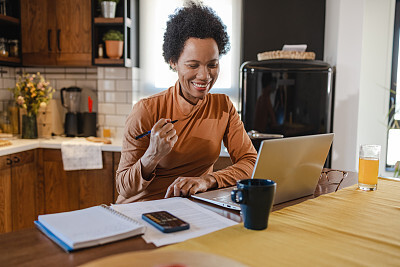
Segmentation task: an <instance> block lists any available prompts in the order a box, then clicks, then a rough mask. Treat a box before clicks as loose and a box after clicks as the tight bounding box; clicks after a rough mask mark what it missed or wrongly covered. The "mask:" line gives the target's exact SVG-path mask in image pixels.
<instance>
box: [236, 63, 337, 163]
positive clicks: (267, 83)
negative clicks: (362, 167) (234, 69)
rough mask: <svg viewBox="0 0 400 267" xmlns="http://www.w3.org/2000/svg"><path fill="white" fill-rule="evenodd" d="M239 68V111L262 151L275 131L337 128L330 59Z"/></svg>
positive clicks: (294, 133) (293, 132) (285, 134)
mask: <svg viewBox="0 0 400 267" xmlns="http://www.w3.org/2000/svg"><path fill="white" fill-rule="evenodd" d="M240 72H241V75H240V78H241V81H240V97H239V99H240V110H239V112H240V113H241V118H242V121H243V123H244V127H245V129H246V131H247V132H248V133H249V136H250V138H251V139H252V141H253V144H254V146H255V148H256V149H257V150H258V148H259V146H260V143H261V141H262V140H264V139H268V138H273V137H274V136H275V137H276V136H279V135H283V137H293V136H302V135H312V134H320V133H329V132H332V121H333V109H332V106H333V104H332V103H333V84H332V83H333V82H332V81H333V75H334V73H333V68H332V67H331V66H330V65H329V64H328V63H326V62H323V61H319V60H288V59H287V60H285V59H276V60H265V61H249V62H245V63H243V64H242V66H241V69H240ZM329 165H330V157H328V160H327V164H325V166H326V167H329Z"/></svg>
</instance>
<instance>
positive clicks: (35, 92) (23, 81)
mask: <svg viewBox="0 0 400 267" xmlns="http://www.w3.org/2000/svg"><path fill="white" fill-rule="evenodd" d="M49 84H50V83H49V82H48V81H46V80H45V79H44V77H43V76H42V75H40V72H38V73H36V74H32V75H30V74H23V75H21V76H19V77H18V82H17V83H16V84H15V87H14V88H10V90H11V91H12V92H13V93H14V98H15V101H16V102H17V105H18V106H19V107H21V108H25V109H26V110H27V113H28V116H32V115H36V114H37V113H38V110H39V108H40V107H46V105H47V103H48V102H49V100H50V99H51V98H52V97H53V93H54V91H55V90H54V89H53V88H52V87H51V86H49Z"/></svg>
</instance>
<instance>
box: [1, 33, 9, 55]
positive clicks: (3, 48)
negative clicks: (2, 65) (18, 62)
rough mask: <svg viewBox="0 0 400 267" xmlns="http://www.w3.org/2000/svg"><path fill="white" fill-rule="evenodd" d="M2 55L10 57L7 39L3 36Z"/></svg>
mask: <svg viewBox="0 0 400 267" xmlns="http://www.w3.org/2000/svg"><path fill="white" fill-rule="evenodd" d="M0 56H2V57H8V49H7V39H6V38H3V37H1V38H0Z"/></svg>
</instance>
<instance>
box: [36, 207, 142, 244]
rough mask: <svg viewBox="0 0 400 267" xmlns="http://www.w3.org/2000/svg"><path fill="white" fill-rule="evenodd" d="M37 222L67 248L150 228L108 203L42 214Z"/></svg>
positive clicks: (104, 240) (121, 237)
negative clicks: (107, 204) (114, 208)
mask: <svg viewBox="0 0 400 267" xmlns="http://www.w3.org/2000/svg"><path fill="white" fill-rule="evenodd" d="M35 225H36V226H37V228H38V229H39V230H40V231H42V232H43V233H44V234H45V235H46V236H48V237H49V238H50V239H51V240H53V241H54V242H55V243H56V244H58V245H59V246H60V247H61V248H63V249H64V250H65V251H67V252H70V251H73V250H77V249H81V248H86V247H92V246H97V245H102V244H106V243H109V242H114V241H117V240H121V239H125V238H128V237H132V236H136V235H140V234H143V233H144V231H145V229H146V226H144V225H143V224H142V223H140V222H138V221H136V220H134V219H132V218H130V217H127V216H125V215H124V214H122V213H119V212H118V211H115V210H113V209H112V208H111V207H108V206H106V205H100V206H94V207H91V208H86V209H81V210H75V211H69V212H61V213H54V214H46V215H39V216H38V220H37V221H35Z"/></svg>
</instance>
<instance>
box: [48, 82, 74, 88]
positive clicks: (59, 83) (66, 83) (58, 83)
mask: <svg viewBox="0 0 400 267" xmlns="http://www.w3.org/2000/svg"><path fill="white" fill-rule="evenodd" d="M52 86H53V87H55V88H57V89H58V90H61V88H64V87H70V86H76V81H74V80H57V81H56V83H55V86H54V84H52Z"/></svg>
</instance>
